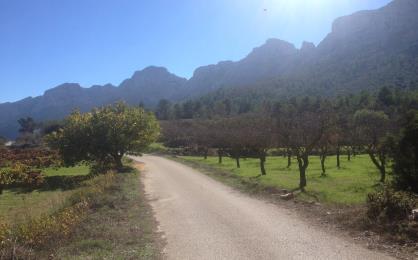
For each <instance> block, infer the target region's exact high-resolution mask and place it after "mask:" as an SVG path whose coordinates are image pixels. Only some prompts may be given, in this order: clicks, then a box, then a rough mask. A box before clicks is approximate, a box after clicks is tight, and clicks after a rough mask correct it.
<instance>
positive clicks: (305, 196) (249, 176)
mask: <svg viewBox="0 0 418 260" xmlns="http://www.w3.org/2000/svg"><path fill="white" fill-rule="evenodd" d="M179 158H181V159H182V160H185V161H188V162H193V163H194V164H201V165H202V164H203V165H206V166H209V167H211V168H212V169H213V170H214V171H216V172H218V173H220V174H218V175H220V176H222V173H230V174H231V175H229V177H232V179H233V180H234V182H237V183H236V185H237V184H238V185H243V184H246V185H245V186H246V189H247V190H252V191H257V190H258V191H261V190H269V191H271V192H273V193H282V191H283V189H285V190H288V191H291V190H294V189H297V187H298V180H299V176H298V169H297V166H296V165H295V164H294V165H292V166H291V167H289V168H287V158H284V157H281V156H274V157H273V156H271V157H269V158H268V159H267V160H266V164H265V167H266V169H267V171H268V172H269V174H267V175H259V160H257V159H253V158H248V159H243V160H241V167H240V168H237V167H236V164H235V160H234V159H231V158H224V160H223V162H222V163H221V164H220V163H218V158H217V157H215V156H210V157H208V158H207V159H204V158H203V157H197V156H181V157H179ZM310 161H311V168H310V170H309V171H308V172H307V178H308V180H309V182H310V183H311V185H310V186H309V187H307V189H306V192H305V193H299V194H298V195H297V196H298V198H300V199H301V200H304V201H316V202H321V203H326V204H338V205H358V204H364V203H365V202H366V197H367V194H368V193H370V192H372V191H373V188H374V186H375V185H376V184H377V183H378V181H379V173H378V172H377V170H376V167H374V165H373V164H372V163H371V162H370V159H369V158H368V156H366V155H358V156H356V158H352V159H351V161H347V162H344V163H342V164H341V167H340V168H337V166H336V163H335V162H336V158H335V156H329V158H328V160H327V162H326V167H327V175H325V176H324V175H322V174H321V173H322V170H321V165H320V159H319V157H317V156H312V157H311V160H310ZM224 175H225V174H224ZM224 177H225V176H224ZM229 179H231V178H229Z"/></svg>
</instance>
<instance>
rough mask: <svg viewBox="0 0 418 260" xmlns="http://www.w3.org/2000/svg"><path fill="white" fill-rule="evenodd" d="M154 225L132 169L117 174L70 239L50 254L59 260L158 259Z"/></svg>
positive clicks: (139, 184)
mask: <svg viewBox="0 0 418 260" xmlns="http://www.w3.org/2000/svg"><path fill="white" fill-rule="evenodd" d="M155 226H156V223H155V221H154V218H153V214H152V210H151V208H150V207H149V205H148V204H147V202H146V200H145V196H144V193H143V189H142V186H141V183H140V179H139V173H138V172H137V171H136V170H132V171H131V172H128V173H124V174H118V175H116V178H115V180H114V181H113V183H112V185H111V186H110V187H109V191H108V192H106V193H103V194H100V196H98V197H97V198H96V199H95V204H94V209H93V210H92V212H91V214H89V215H88V216H87V218H86V219H85V220H84V221H83V222H82V223H81V225H79V226H78V227H77V228H76V230H75V232H74V234H73V236H72V238H71V240H70V241H69V242H68V243H67V244H66V245H64V246H62V247H60V248H58V249H56V250H54V252H53V255H54V256H55V257H56V258H58V259H158V258H159V239H158V236H157V234H156V233H155V229H154V227H155Z"/></svg>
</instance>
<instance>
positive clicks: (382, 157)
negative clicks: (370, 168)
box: [369, 151, 386, 183]
mask: <svg viewBox="0 0 418 260" xmlns="http://www.w3.org/2000/svg"><path fill="white" fill-rule="evenodd" d="M369 156H370V159H371V160H372V162H373V164H374V165H375V166H376V168H377V169H378V170H379V172H380V182H382V183H384V182H385V180H386V157H385V155H380V156H379V160H380V162H379V160H378V159H377V158H376V156H375V155H374V153H373V152H371V151H369Z"/></svg>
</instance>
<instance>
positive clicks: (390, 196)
mask: <svg viewBox="0 0 418 260" xmlns="http://www.w3.org/2000/svg"><path fill="white" fill-rule="evenodd" d="M417 205H418V203H417V199H416V197H414V195H413V194H411V193H408V192H403V191H395V190H394V189H393V188H391V187H388V186H384V187H383V188H381V189H379V190H377V191H376V192H374V193H370V194H368V196H367V216H368V218H369V219H370V220H372V221H376V222H378V223H382V224H391V223H394V222H399V221H405V220H407V219H408V216H409V215H410V214H411V211H412V210H413V209H414V208H415V207H416V206H417Z"/></svg>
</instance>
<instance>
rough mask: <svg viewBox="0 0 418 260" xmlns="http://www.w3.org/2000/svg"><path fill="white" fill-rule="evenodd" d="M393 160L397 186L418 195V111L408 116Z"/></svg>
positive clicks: (411, 112) (413, 111)
mask: <svg viewBox="0 0 418 260" xmlns="http://www.w3.org/2000/svg"><path fill="white" fill-rule="evenodd" d="M393 160H394V163H393V176H394V183H395V186H396V187H397V188H399V189H401V190H407V191H412V192H415V193H418V110H412V111H410V112H409V113H408V114H407V116H406V122H405V124H404V126H403V130H402V134H401V138H400V140H399V142H398V144H397V146H396V148H395V149H394V153H393Z"/></svg>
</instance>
